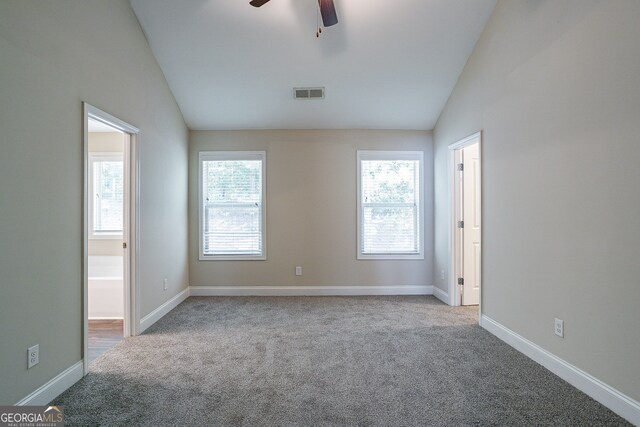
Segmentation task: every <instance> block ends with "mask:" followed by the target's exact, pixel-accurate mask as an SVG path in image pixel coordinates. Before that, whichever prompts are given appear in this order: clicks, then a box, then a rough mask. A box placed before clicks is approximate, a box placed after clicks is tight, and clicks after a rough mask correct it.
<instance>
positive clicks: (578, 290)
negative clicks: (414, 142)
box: [434, 0, 640, 400]
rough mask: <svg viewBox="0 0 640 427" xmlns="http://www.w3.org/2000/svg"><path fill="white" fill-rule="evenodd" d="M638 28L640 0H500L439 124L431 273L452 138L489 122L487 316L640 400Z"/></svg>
mask: <svg viewBox="0 0 640 427" xmlns="http://www.w3.org/2000/svg"><path fill="white" fill-rule="evenodd" d="M638 23H640V2H638V1H636V0H626V1H625V0H612V1H592V0H575V1H567V0H545V1H523V0H520V1H513V0H511V1H500V2H499V3H498V5H497V7H496V9H495V11H494V13H493V16H492V18H491V19H490V21H489V23H488V26H487V28H486V29H485V31H484V33H483V35H482V37H481V38H480V40H479V42H478V44H477V46H476V48H475V51H474V53H473V54H472V56H471V58H470V59H469V61H468V63H467V65H466V68H465V70H464V72H463V74H462V75H461V77H460V79H459V81H458V84H457V86H456V88H455V90H454V92H453V94H452V96H451V98H450V99H449V101H448V104H447V106H446V108H445V110H444V112H443V113H442V115H441V117H440V119H439V121H438V123H437V125H436V128H435V131H434V140H435V195H436V198H435V203H436V206H437V209H436V214H435V224H436V227H435V229H436V236H435V249H436V257H435V263H436V267H435V270H436V271H440V269H445V270H446V269H448V264H447V261H446V260H447V218H448V204H447V172H446V168H447V155H448V153H447V151H448V150H447V146H448V144H451V143H453V142H455V141H457V140H459V139H461V138H463V137H465V136H467V135H469V134H471V133H473V132H476V131H478V130H483V131H484V140H483V147H482V160H483V166H482V170H483V177H482V184H483V189H482V190H483V232H482V234H483V269H484V270H483V291H482V304H483V305H482V308H483V312H484V314H485V315H487V316H489V317H491V318H492V319H494V320H496V321H497V322H499V323H501V324H503V325H504V326H506V327H508V328H510V329H512V330H514V331H515V332H517V333H518V334H520V335H522V336H524V337H525V338H527V339H529V340H531V341H533V342H534V343H536V344H538V345H539V346H541V347H543V348H544V349H546V350H548V351H550V352H552V353H553V354H555V355H557V356H559V357H560V358H562V359H564V360H566V361H568V362H569V363H572V364H574V365H575V366H577V367H578V368H581V369H583V370H585V371H587V372H588V373H590V374H591V375H593V376H595V377H596V378H598V379H600V380H602V381H604V382H605V383H607V384H609V385H611V386H613V387H614V388H616V389H618V390H620V391H621V392H623V393H625V394H627V395H628V396H630V397H632V398H633V399H636V400H640V388H639V387H638V384H640V358H639V357H638V355H640V329H639V328H638V326H639V325H640V310H638V302H639V301H640V285H639V284H640V281H639V279H638V277H640V262H638V242H640V227H639V226H638V222H637V221H638V218H639V217H640V193H639V191H638V185H639V183H640V168H639V167H638V160H640V143H639V140H638V135H640V120H639V118H640V42H639V41H640V25H638ZM434 277H435V282H436V284H437V285H438V286H440V287H441V288H442V289H446V286H445V283H446V282H444V281H442V280H440V277H439V274H438V275H435V276H434ZM554 317H559V318H562V319H564V321H565V338H564V339H560V338H558V337H556V336H555V335H554V334H553V319H554Z"/></svg>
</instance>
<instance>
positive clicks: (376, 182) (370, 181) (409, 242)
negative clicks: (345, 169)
mask: <svg viewBox="0 0 640 427" xmlns="http://www.w3.org/2000/svg"><path fill="white" fill-rule="evenodd" d="M357 169H358V259H424V252H423V235H424V233H423V222H424V220H423V218H424V215H423V206H422V196H421V195H422V181H423V153H422V152H420V151H358V166H357Z"/></svg>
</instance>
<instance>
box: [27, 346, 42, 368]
mask: <svg viewBox="0 0 640 427" xmlns="http://www.w3.org/2000/svg"><path fill="white" fill-rule="evenodd" d="M38 363H40V344H36V345H34V346H32V347H29V348H28V349H27V369H31V368H33V367H34V366H36V365H37V364H38Z"/></svg>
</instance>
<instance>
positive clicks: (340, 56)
mask: <svg viewBox="0 0 640 427" xmlns="http://www.w3.org/2000/svg"><path fill="white" fill-rule="evenodd" d="M495 3H496V0H392V1H384V0H335V5H336V9H337V12H338V19H339V23H338V24H337V25H336V26H333V27H330V28H327V29H326V30H325V31H324V32H323V34H322V35H321V36H320V38H316V36H315V31H316V18H317V8H318V6H317V0H271V2H269V3H267V4H266V5H264V6H262V7H261V8H259V9H256V8H254V7H251V6H250V5H249V0H131V4H132V6H133V9H134V11H135V13H136V15H137V16H138V19H139V20H140V23H141V25H142V27H143V29H144V32H145V34H146V36H147V38H148V40H149V43H150V45H151V48H152V50H153V52H154V54H155V56H156V58H157V60H158V62H159V64H160V67H161V68H162V70H163V72H164V74H165V76H166V78H167V81H168V82H169V86H170V87H171V90H172V92H173V94H174V96H175V97H176V100H177V102H178V104H179V106H180V109H181V110H182V113H183V115H184V118H185V120H186V122H187V125H188V126H189V128H191V129H432V128H433V126H434V125H435V122H436V120H437V118H438V116H439V114H440V112H441V111H442V108H443V107H444V104H445V103H446V101H447V99H448V97H449V95H450V93H451V91H452V90H453V87H454V85H455V83H456V80H457V79H458V76H459V75H460V73H461V72H462V69H463V67H464V64H465V63H466V61H467V58H468V57H469V55H470V53H471V51H472V50H473V47H474V45H475V43H476V41H477V39H478V37H479V36H480V33H481V32H482V29H483V28H484V26H485V24H486V22H487V19H488V18H489V15H490V14H491V11H492V10H493V7H494V6H495ZM299 86H314V87H317V86H324V87H325V88H326V98H325V99H324V100H306V101H300V100H298V101H296V100H294V99H293V94H292V88H293V87H299Z"/></svg>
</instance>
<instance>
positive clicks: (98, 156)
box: [89, 151, 125, 240]
mask: <svg viewBox="0 0 640 427" xmlns="http://www.w3.org/2000/svg"><path fill="white" fill-rule="evenodd" d="M109 161H111V162H116V161H117V162H122V168H123V174H124V154H123V153H122V152H118V151H113V152H90V153H89V238H90V239H97V240H99V239H104V240H122V239H123V236H124V234H123V233H124V230H119V231H117V230H116V231H96V229H95V224H94V219H95V198H96V193H95V187H94V182H95V178H94V176H93V173H94V167H93V165H94V163H96V162H109ZM123 179H124V175H123ZM123 185H125V184H124V181H123ZM122 203H123V206H122V211H123V214H124V209H125V206H124V200H123V201H122ZM123 221H124V218H123ZM123 226H124V222H123Z"/></svg>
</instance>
